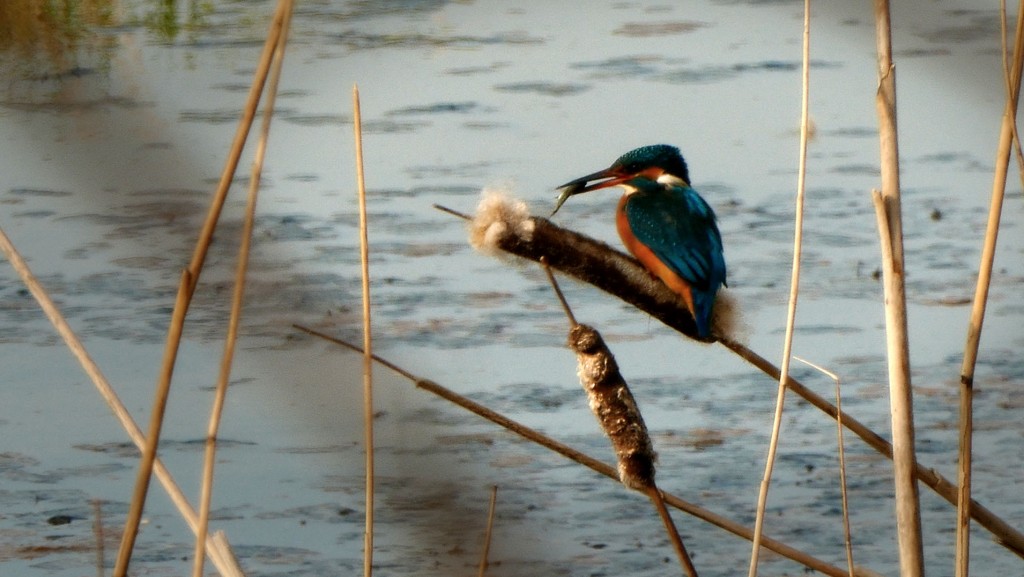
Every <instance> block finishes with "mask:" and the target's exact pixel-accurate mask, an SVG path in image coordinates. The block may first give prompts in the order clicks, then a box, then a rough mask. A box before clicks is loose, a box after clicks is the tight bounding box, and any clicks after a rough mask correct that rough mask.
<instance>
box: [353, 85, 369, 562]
mask: <svg viewBox="0 0 1024 577" xmlns="http://www.w3.org/2000/svg"><path fill="white" fill-rule="evenodd" d="M352 109H353V117H352V118H353V121H352V126H353V131H354V137H355V145H356V187H357V188H358V191H359V262H360V264H361V267H362V275H361V276H362V288H363V351H364V352H363V436H364V444H365V445H366V481H365V485H366V524H365V528H364V532H363V575H364V577H370V575H371V574H373V497H374V472H373V462H374V455H373V447H374V445H373V333H372V331H371V330H370V241H369V238H368V235H367V228H368V227H367V222H366V180H365V178H364V174H363V124H362V119H361V118H362V117H361V110H360V108H359V87H358V86H353V87H352Z"/></svg>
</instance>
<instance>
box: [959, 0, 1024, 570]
mask: <svg viewBox="0 0 1024 577" xmlns="http://www.w3.org/2000/svg"><path fill="white" fill-rule="evenodd" d="M1000 4H1001V5H1000V8H1001V21H1002V22H1003V23H1004V24H1003V27H1004V29H1005V21H1006V4H1005V2H1001V3H1000ZM1022 14H1024V2H1021V3H1020V8H1019V9H1018V18H1017V28H1016V31H1015V33H1014V49H1013V67H1012V69H1011V68H1010V67H1009V65H1008V64H1007V53H1006V49H1005V46H1004V49H1003V51H1002V52H1003V69H1004V70H1005V71H1006V75H1007V76H1006V82H1007V85H1006V90H1007V93H1006V107H1005V109H1004V111H1003V121H1002V126H1001V129H1000V132H999V145H998V148H997V150H996V167H995V172H994V174H993V177H992V199H991V201H990V203H989V213H988V224H987V225H986V230H985V239H984V242H983V245H982V251H981V262H980V264H979V265H978V280H977V284H976V285H975V290H974V302H973V305H972V307H971V316H970V319H969V320H968V324H967V338H966V344H965V345H964V357H963V362H962V364H961V366H960V441H959V463H958V467H957V481H958V483H957V484H958V485H959V491H958V493H957V524H956V577H967V576H968V574H969V567H970V539H971V531H970V529H971V517H970V515H971V512H970V509H971V459H972V455H971V452H972V444H973V435H974V424H973V423H974V409H973V405H974V368H975V365H976V364H977V362H978V349H979V347H980V345H981V329H982V325H983V323H984V321H985V307H986V305H987V303H988V290H989V285H990V284H991V282H992V266H993V263H994V262H995V254H996V241H997V240H998V237H999V222H1000V217H1001V215H1002V212H1003V198H1004V196H1005V194H1006V176H1007V172H1008V170H1009V165H1010V154H1011V149H1012V148H1013V142H1014V139H1015V136H1016V132H1017V129H1016V125H1017V101H1018V99H1019V97H1020V84H1021V68H1022V66H1024V18H1021V17H1020V16H1021V15H1022ZM1005 42H1006V36H1005V32H1004V34H1003V43H1004V45H1005Z"/></svg>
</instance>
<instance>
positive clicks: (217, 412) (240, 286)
mask: <svg viewBox="0 0 1024 577" xmlns="http://www.w3.org/2000/svg"><path fill="white" fill-rule="evenodd" d="M282 4H284V5H285V17H284V20H283V21H282V23H281V35H280V39H279V41H278V44H277V46H276V48H275V50H274V58H273V63H272V66H271V71H270V80H269V85H268V87H267V101H266V105H265V107H264V112H263V122H262V124H261V128H260V137H259V140H258V141H257V144H256V153H255V156H254V158H253V163H252V170H251V172H250V179H249V194H248V197H247V200H246V206H245V218H244V219H243V221H242V238H241V241H240V244H239V248H238V263H237V265H236V268H235V287H234V291H233V293H232V296H231V313H230V316H229V317H228V330H227V335H226V337H225V338H224V352H223V354H222V356H221V363H220V371H219V374H218V377H217V386H216V389H215V391H214V397H213V407H212V408H211V410H210V421H209V424H208V426H207V430H206V450H205V453H204V460H203V476H202V486H201V489H200V498H199V531H198V532H197V533H196V543H195V556H194V558H193V564H192V576H193V577H203V566H204V565H205V563H206V536H207V532H208V531H209V522H210V502H211V500H212V499H213V474H214V467H215V463H216V455H217V432H218V431H219V430H220V421H221V415H222V414H223V411H224V400H225V399H226V398H227V392H228V384H229V383H230V381H231V367H232V365H233V364H234V358H235V347H236V343H237V341H238V326H239V323H240V322H241V318H242V306H243V304H244V302H245V277H246V273H247V272H248V270H249V253H250V249H251V247H252V231H253V225H254V222H255V220H256V201H257V199H258V198H259V190H260V182H261V179H262V175H263V162H264V160H265V158H266V153H267V140H268V139H269V137H270V124H271V120H272V119H273V116H274V104H275V103H276V101H277V87H278V84H279V82H280V80H281V70H282V68H283V66H284V55H285V49H286V47H287V44H288V29H289V27H290V26H289V25H290V23H291V13H292V0H282Z"/></svg>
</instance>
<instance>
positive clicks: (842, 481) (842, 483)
mask: <svg viewBox="0 0 1024 577" xmlns="http://www.w3.org/2000/svg"><path fill="white" fill-rule="evenodd" d="M793 358H794V359H796V360H798V361H800V362H801V363H804V364H805V365H807V366H809V367H811V368H813V369H815V370H816V371H818V372H820V373H822V374H824V375H826V376H827V377H829V378H830V379H832V381H833V382H834V383H835V385H836V411H837V415H836V438H837V440H838V443H837V444H838V446H839V494H840V497H841V499H842V502H843V537H844V542H845V546H846V566H847V569H848V570H849V571H850V576H851V577H853V574H854V570H853V568H854V563H853V538H852V534H851V532H850V503H849V495H848V492H847V490H846V449H845V444H844V443H843V395H842V391H841V390H840V384H841V382H840V380H839V375H837V374H835V373H833V372H832V371H829V370H827V369H825V368H824V367H821V366H819V365H816V364H814V363H812V362H811V361H808V360H807V359H802V358H800V357H798V356H794V357H793Z"/></svg>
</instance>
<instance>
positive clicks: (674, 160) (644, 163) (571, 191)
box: [551, 144, 690, 216]
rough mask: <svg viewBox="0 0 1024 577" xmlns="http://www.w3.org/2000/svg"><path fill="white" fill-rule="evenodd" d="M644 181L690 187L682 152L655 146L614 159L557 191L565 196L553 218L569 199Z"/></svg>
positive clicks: (560, 196) (561, 199)
mask: <svg viewBox="0 0 1024 577" xmlns="http://www.w3.org/2000/svg"><path fill="white" fill-rule="evenodd" d="M637 177H643V178H646V179H648V180H651V181H656V182H663V183H667V182H671V183H673V184H683V185H684V186H689V182H690V174H689V171H687V169H686V161H685V160H683V156H682V155H681V154H680V153H679V149H678V148H676V147H674V146H669V145H668V144H653V145H650V146H641V147H640V148H637V149H634V150H630V151H629V152H627V153H626V154H623V155H622V156H620V157H618V158H617V159H615V162H613V163H612V165H611V166H609V167H608V168H606V169H604V170H599V171H597V172H594V173H592V174H588V175H586V176H581V177H579V178H577V179H575V180H571V181H569V182H567V183H565V184H563V185H562V186H559V187H558V190H561V191H562V193H561V194H560V195H559V197H558V203H557V204H556V205H555V210H554V211H552V212H551V215H552V216H554V214H555V213H556V212H558V209H559V208H561V207H562V204H563V203H564V202H565V201H566V200H567V199H568V198H569V197H570V196H574V195H577V194H582V193H584V192H590V191H592V190H598V189H601V188H608V187H610V186H618V185H621V184H623V183H625V182H627V181H629V180H630V179H633V178H637Z"/></svg>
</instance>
